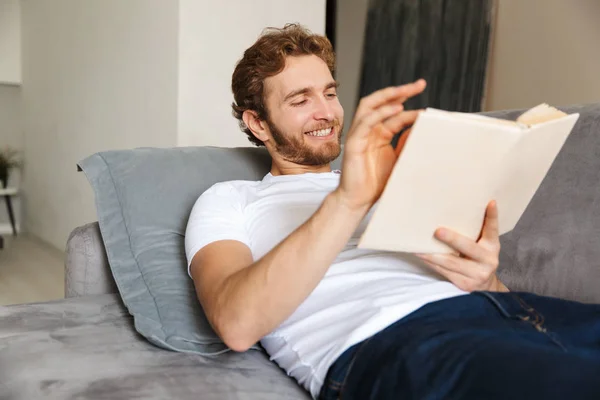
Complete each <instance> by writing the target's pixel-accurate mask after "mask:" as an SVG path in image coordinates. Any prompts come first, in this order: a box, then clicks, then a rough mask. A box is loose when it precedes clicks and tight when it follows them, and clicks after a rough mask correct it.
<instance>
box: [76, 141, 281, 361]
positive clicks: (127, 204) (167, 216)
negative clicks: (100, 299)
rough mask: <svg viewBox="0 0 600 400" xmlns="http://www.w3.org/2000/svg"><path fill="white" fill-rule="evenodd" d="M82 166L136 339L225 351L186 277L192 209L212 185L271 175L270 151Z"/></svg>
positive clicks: (164, 153) (130, 155) (166, 152)
mask: <svg viewBox="0 0 600 400" xmlns="http://www.w3.org/2000/svg"><path fill="white" fill-rule="evenodd" d="M79 166H80V167H81V169H82V170H83V171H84V173H85V174H86V176H87V178H88V180H89V182H90V184H91V186H92V188H93V190H94V194H95V199H96V209H97V214H98V223H99V226H100V231H101V234H102V238H103V241H104V246H105V248H106V252H107V257H108V261H109V264H110V268H111V272H112V275H113V277H114V280H115V282H116V284H117V287H118V290H119V293H120V295H121V297H122V298H123V302H124V303H125V305H126V306H127V308H128V310H129V312H130V313H131V314H132V315H133V317H134V324H135V328H136V329H137V331H138V332H139V333H140V334H142V335H143V336H144V337H146V338H147V339H148V340H149V341H150V342H152V343H154V344H155V345H157V346H161V347H163V348H166V349H170V350H176V351H184V352H192V353H199V354H204V355H216V354H220V353H222V352H224V351H227V350H228V348H227V346H225V344H224V343H223V342H222V341H221V340H220V339H219V337H218V336H217V335H216V334H215V333H214V331H213V330H212V328H211V327H210V324H209V323H208V322H207V320H206V317H205V315H204V312H203V311H202V307H201V306H200V304H199V302H198V300H197V298H196V294H195V291H194V286H193V283H192V281H191V280H190V279H189V277H188V275H187V268H186V260H185V251H184V234H185V228H186V224H187V220H188V217H189V214H190V211H191V209H192V206H193V205H194V202H195V201H196V200H197V199H198V197H199V196H200V194H202V193H203V192H204V191H205V190H206V189H208V188H209V187H211V186H212V185H214V184H215V183H217V182H222V181H229V180H235V179H241V180H258V179H261V178H262V177H263V176H264V175H265V174H266V173H267V172H268V170H269V168H270V157H269V156H268V153H267V152H266V150H264V149H259V148H232V149H225V148H214V147H188V148H172V149H155V148H141V149H133V150H120V151H108V152H103V153H97V154H94V155H92V156H90V157H88V158H86V159H85V160H83V161H81V162H80V163H79ZM254 348H255V349H257V348H258V347H257V346H255V347H254Z"/></svg>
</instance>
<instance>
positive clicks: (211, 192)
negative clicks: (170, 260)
mask: <svg viewBox="0 0 600 400" xmlns="http://www.w3.org/2000/svg"><path fill="white" fill-rule="evenodd" d="M242 204H243V199H242V198H241V195H240V193H239V191H238V190H237V189H236V188H235V187H233V186H232V185H230V184H228V183H227V182H223V183H217V184H215V185H213V186H212V187H211V188H209V189H208V190H207V191H205V192H204V193H203V194H202V195H201V196H200V197H199V198H198V200H196V203H195V204H194V207H193V208H192V212H191V214H190V218H189V220H188V223H187V227H186V231H185V253H186V257H187V264H188V274H189V273H190V264H191V262H192V259H193V258H194V256H195V255H196V253H197V252H198V251H200V249H202V248H203V247H204V246H206V245H208V244H210V243H212V242H216V241H218V240H237V241H239V242H242V243H244V244H245V245H246V246H248V247H250V238H249V237H248V233H247V231H246V224H245V218H244V213H243V209H242ZM190 276H191V275H190Z"/></svg>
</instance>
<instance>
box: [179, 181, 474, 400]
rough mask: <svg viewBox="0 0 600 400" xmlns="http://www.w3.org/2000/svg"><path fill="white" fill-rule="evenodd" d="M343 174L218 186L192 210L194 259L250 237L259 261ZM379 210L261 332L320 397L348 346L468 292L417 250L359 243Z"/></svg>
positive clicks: (189, 240) (283, 363)
mask: <svg viewBox="0 0 600 400" xmlns="http://www.w3.org/2000/svg"><path fill="white" fill-rule="evenodd" d="M339 177H340V175H339V173H338V171H334V172H327V173H305V174H300V175H281V176H273V175H271V174H270V173H269V174H267V175H266V176H265V177H264V178H263V180H262V181H230V182H223V183H218V184H216V185H214V186H212V187H211V188H210V189H208V190H207V191H206V192H205V193H203V194H202V196H200V197H199V198H198V201H197V202H196V204H195V205H194V208H193V210H192V213H191V215H190V219H189V222H188V226H187V230H186V236H185V248H186V255H187V259H188V266H189V263H190V262H191V260H192V258H193V256H194V255H195V254H196V252H198V250H200V249H201V248H202V247H204V246H206V245H207V244H209V243H211V242H215V241H217V240H225V239H227V240H237V241H240V242H242V243H244V244H246V245H247V246H248V247H249V248H250V250H251V251H252V255H253V258H254V260H258V259H260V258H261V257H262V256H263V255H265V254H266V253H268V252H269V251H270V250H271V249H272V248H273V247H275V246H276V245H277V244H278V243H279V242H281V241H282V240H283V239H285V237H287V236H288V235H289V234H290V233H292V232H293V231H294V230H296V228H298V227H299V226H300V225H302V224H303V223H304V222H305V221H306V220H307V219H309V218H310V217H311V216H312V215H313V214H314V213H315V211H317V209H318V208H319V206H320V205H321V203H322V202H323V200H324V199H325V196H327V194H328V193H330V192H331V191H333V190H334V189H335V188H336V187H337V186H338V184H339ZM373 210H374V208H373V209H371V212H369V214H368V215H367V216H366V217H365V219H364V220H363V221H362V223H361V224H360V225H359V227H358V228H357V229H356V231H355V232H354V234H353V235H352V237H351V239H350V240H349V241H348V243H347V245H346V246H345V248H344V249H343V250H342V251H341V252H340V254H339V255H338V257H337V258H336V259H335V261H334V262H333V264H332V265H331V266H330V267H329V269H328V271H327V273H326V274H325V276H324V277H323V279H322V280H321V282H320V283H319V284H318V285H317V287H316V288H315V289H314V291H313V292H312V293H311V294H310V295H309V296H308V298H307V299H306V300H304V302H303V303H302V304H301V305H300V306H299V307H298V308H297V309H296V310H295V311H294V313H293V314H292V315H291V316H290V317H289V318H288V319H287V320H285V321H284V322H283V323H282V324H281V325H280V326H279V327H277V328H276V329H275V330H274V331H273V332H271V333H270V334H268V335H267V336H265V337H264V338H262V339H261V344H262V345H263V347H264V348H265V350H266V351H267V352H268V353H269V355H270V357H271V359H272V360H274V361H275V362H276V363H277V364H278V365H279V366H280V367H281V368H283V369H284V370H285V371H286V372H287V373H288V375H290V376H292V377H294V378H295V379H296V380H297V381H298V382H299V383H300V384H301V385H302V386H304V387H305V388H306V389H307V390H308V391H310V393H311V394H312V396H313V397H314V398H317V396H318V394H319V391H320V389H321V386H322V384H323V380H324V379H325V376H326V374H327V370H328V369H329V367H330V366H331V364H332V363H333V362H334V361H335V360H336V359H337V358H338V357H339V356H340V355H341V354H342V353H343V352H344V351H345V350H346V349H348V348H349V347H351V346H352V345H354V344H356V343H358V342H361V341H362V340H364V339H366V338H368V337H370V336H372V335H374V334H375V333H377V332H379V331H381V330H383V329H384V328H386V327H387V326H389V325H391V324H392V323H394V322H396V321H398V320H399V319H401V318H402V317H404V316H406V315H407V314H409V313H411V312H412V311H415V310H416V309H418V308H420V307H421V306H423V305H425V304H427V303H429V302H432V301H436V300H441V299H445V298H449V297H453V296H457V295H462V294H465V293H466V292H463V291H461V290H460V289H458V288H457V287H456V286H454V285H452V284H451V283H450V282H448V281H445V280H443V279H442V278H441V277H440V276H438V275H437V274H435V273H433V272H431V270H430V269H429V268H427V267H426V266H425V265H424V264H423V263H422V261H421V260H420V259H419V258H417V257H415V256H413V255H410V254H402V253H391V252H383V251H379V250H364V249H357V248H356V245H357V243H358V239H359V238H360V236H361V234H362V232H363V231H364V229H365V227H366V224H367V222H368V219H369V218H370V216H371V214H372V212H373ZM306 251H310V249H306ZM188 268H189V267H188Z"/></svg>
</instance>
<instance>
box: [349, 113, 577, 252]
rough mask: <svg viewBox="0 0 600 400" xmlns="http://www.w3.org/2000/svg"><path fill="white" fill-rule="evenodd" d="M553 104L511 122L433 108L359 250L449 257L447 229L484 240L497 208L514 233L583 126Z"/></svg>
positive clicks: (503, 228) (418, 125) (503, 226)
mask: <svg viewBox="0 0 600 400" xmlns="http://www.w3.org/2000/svg"><path fill="white" fill-rule="evenodd" d="M578 118H579V114H570V115H567V114H565V113H564V112H562V111H559V110H557V109H555V108H553V107H550V106H548V105H547V104H541V105H539V106H537V107H534V108H532V109H530V110H529V111H527V112H525V113H524V114H522V115H521V116H520V117H519V118H518V119H517V121H506V120H501V119H496V118H491V117H486V116H482V115H476V114H467V113H457V112H447V111H441V110H436V109H431V108H428V109H426V110H425V111H424V112H422V113H421V114H420V115H419V117H418V118H417V121H416V122H415V124H414V126H413V128H412V132H411V134H410V136H409V137H408V139H407V140H406V143H405V145H404V148H403V150H402V153H401V154H400V157H399V158H398V161H397V162H396V165H395V166H394V169H393V171H392V173H391V175H390V178H389V180H388V182H387V184H386V187H385V189H384V191H383V193H382V195H381V197H380V199H379V201H378V202H377V203H376V205H375V206H374V207H375V209H374V210H373V213H372V217H371V220H370V222H369V224H368V225H367V228H366V230H365V231H364V233H363V235H362V236H361V239H360V241H359V244H358V247H359V248H369V249H380V250H389V251H399V252H419V253H432V252H435V253H449V252H452V249H451V248H450V247H448V246H447V245H445V244H444V243H442V242H440V241H438V240H437V239H436V238H434V236H433V234H434V232H435V230H436V229H437V228H439V227H446V228H449V229H451V230H454V231H456V232H458V233H461V234H463V235H465V236H467V237H470V238H472V239H473V240H476V239H477V238H478V237H479V234H480V232H481V228H482V225H483V221H484V216H485V209H486V206H487V204H488V203H489V202H490V201H491V200H496V202H497V205H498V214H499V229H500V234H504V233H506V232H508V231H510V230H512V229H513V228H514V227H515V225H516V224H517V221H518V220H519V218H520V217H521V215H522V214H523V212H524V211H525V208H526V207H527V205H528V204H529V202H530V201H531V199H532V198H533V195H534V194H535V192H536V191H537V189H538V187H539V185H540V184H541V182H542V180H543V179H544V177H545V176H546V174H547V173H548V170H549V169H550V166H551V165H552V163H553V161H554V159H555V158H556V156H557V154H558V152H559V151H560V149H561V148H562V146H563V144H564V142H565V140H566V139H567V137H568V136H569V134H570V132H571V130H572V129H573V126H574V125H575V123H576V122H577V119H578Z"/></svg>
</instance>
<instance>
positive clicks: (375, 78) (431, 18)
mask: <svg viewBox="0 0 600 400" xmlns="http://www.w3.org/2000/svg"><path fill="white" fill-rule="evenodd" d="M493 7H494V0H371V2H370V4H369V11H368V15H367V25H366V32H365V44H364V50H363V65H362V74H361V84H360V96H359V98H360V97H363V96H365V95H368V94H370V93H372V92H373V91H375V90H378V89H381V88H383V87H386V86H391V85H400V84H403V83H407V82H412V81H414V80H416V79H418V78H425V79H426V80H427V89H426V91H425V93H423V94H422V95H420V96H418V97H416V98H414V99H411V100H409V101H407V102H406V103H405V107H406V109H417V108H425V107H435V108H440V109H444V110H450V111H463V112H477V111H481V107H482V97H483V94H484V84H485V76H486V67H487V62H488V47H489V42H490V30H491V26H492V22H493V21H492V17H493V10H494V8H493Z"/></svg>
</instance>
